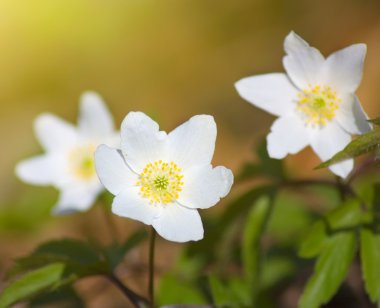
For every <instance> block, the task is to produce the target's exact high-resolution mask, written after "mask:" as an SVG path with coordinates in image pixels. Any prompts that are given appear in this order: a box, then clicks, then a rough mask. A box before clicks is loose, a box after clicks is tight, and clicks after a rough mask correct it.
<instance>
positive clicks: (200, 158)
mask: <svg viewBox="0 0 380 308" xmlns="http://www.w3.org/2000/svg"><path fill="white" fill-rule="evenodd" d="M215 139H216V124H215V122H214V119H213V117H212V116H207V115H198V116H194V117H192V118H191V119H190V120H189V121H187V122H186V123H184V124H182V125H181V126H179V127H177V128H176V129H175V130H173V131H172V132H171V133H169V134H167V133H166V132H164V131H159V126H158V124H157V123H156V122H154V121H153V120H152V119H151V118H149V117H148V116H147V115H145V114H144V113H141V112H130V113H129V114H128V115H127V116H126V117H125V119H124V121H123V123H122V125H121V150H117V149H112V148H109V147H108V146H105V145H101V146H99V147H98V149H97V150H96V152H95V165H96V171H97V173H98V176H99V178H100V181H101V182H102V183H103V184H104V186H105V187H106V188H107V189H108V190H109V191H110V192H111V193H112V194H114V195H115V196H116V197H115V198H114V201H113V204H112V211H113V213H115V214H117V215H119V216H124V217H128V218H132V219H136V220H139V221H141V222H143V223H145V224H147V225H152V226H153V227H154V228H155V229H156V231H157V232H158V233H159V234H160V235H161V236H162V237H163V238H165V239H167V240H170V241H175V242H186V241H191V240H193V241H196V240H200V239H202V238H203V226H202V221H201V218H200V215H199V213H198V211H197V209H198V208H200V209H205V208H209V207H211V206H213V205H215V204H216V203H218V201H219V200H220V198H222V197H224V196H226V195H227V194H228V192H229V191H230V188H231V185H232V183H233V175H232V172H231V171H230V170H229V169H226V168H225V167H221V166H219V167H216V168H212V166H211V159H212V156H213V154H214V148H215Z"/></svg>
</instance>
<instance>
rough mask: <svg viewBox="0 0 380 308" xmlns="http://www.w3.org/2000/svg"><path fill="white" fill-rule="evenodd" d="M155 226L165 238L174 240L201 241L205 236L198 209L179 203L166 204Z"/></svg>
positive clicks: (155, 220) (181, 241)
mask: <svg viewBox="0 0 380 308" xmlns="http://www.w3.org/2000/svg"><path fill="white" fill-rule="evenodd" d="M153 227H154V229H156V231H157V232H158V234H159V235H161V236H162V237H163V238H164V239H166V240H168V241H173V242H179V243H183V242H188V241H199V240H201V239H202V238H203V225H202V220H201V217H200V215H199V213H198V211H197V210H196V209H188V208H186V207H184V206H182V205H179V204H174V203H172V204H168V205H167V206H164V207H163V208H162V211H161V215H160V217H158V218H156V219H154V220H153Z"/></svg>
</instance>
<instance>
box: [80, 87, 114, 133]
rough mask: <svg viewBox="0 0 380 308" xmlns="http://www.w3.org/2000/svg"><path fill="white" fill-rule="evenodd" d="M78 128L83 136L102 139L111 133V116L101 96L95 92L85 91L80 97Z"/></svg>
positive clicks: (112, 126)
mask: <svg viewBox="0 0 380 308" xmlns="http://www.w3.org/2000/svg"><path fill="white" fill-rule="evenodd" d="M78 124H79V130H80V132H81V134H82V135H83V136H85V137H89V138H94V139H98V140H99V139H100V140H102V139H104V138H107V137H108V136H110V135H112V133H113V130H114V124H113V119H112V116H111V114H110V112H109V110H108V109H107V107H106V105H105V103H104V101H103V100H102V98H101V97H100V96H99V95H98V94H97V93H95V92H85V93H84V94H83V95H82V96H81V99H80V113H79V119H78Z"/></svg>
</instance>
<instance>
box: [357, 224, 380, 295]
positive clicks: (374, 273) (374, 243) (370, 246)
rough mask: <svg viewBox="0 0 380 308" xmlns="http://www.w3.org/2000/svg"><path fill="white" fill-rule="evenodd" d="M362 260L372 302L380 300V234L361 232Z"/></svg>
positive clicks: (363, 230)
mask: <svg viewBox="0 0 380 308" xmlns="http://www.w3.org/2000/svg"><path fill="white" fill-rule="evenodd" d="M360 248H361V249H360V258H361V262H362V272H363V278H364V282H365V289H366V291H367V293H368V294H369V296H370V298H371V300H372V301H373V302H376V301H378V300H379V299H380V234H377V233H375V232H374V231H373V230H371V229H367V228H363V229H362V230H361V231H360Z"/></svg>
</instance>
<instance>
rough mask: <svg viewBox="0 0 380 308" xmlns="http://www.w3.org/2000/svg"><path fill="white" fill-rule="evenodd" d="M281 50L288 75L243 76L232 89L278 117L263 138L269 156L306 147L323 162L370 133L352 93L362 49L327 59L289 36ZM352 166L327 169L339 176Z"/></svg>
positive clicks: (350, 49)
mask: <svg viewBox="0 0 380 308" xmlns="http://www.w3.org/2000/svg"><path fill="white" fill-rule="evenodd" d="M284 47H285V52H286V56H285V57H284V58H283V65H284V67H285V70H286V73H287V74H283V73H273V74H265V75H258V76H253V77H248V78H243V79H241V80H239V81H238V82H237V83H236V84H235V86H236V89H237V91H238V92H239V94H240V95H241V96H242V97H243V98H244V99H246V100H247V101H249V102H250V103H252V104H253V105H255V106H257V107H259V108H261V109H264V110H265V111H267V112H269V113H271V114H273V115H276V116H278V117H279V118H278V119H277V120H276V121H275V122H274V123H273V125H272V127H271V132H270V134H269V135H268V136H267V144H268V152H269V156H270V157H272V158H277V159H281V158H284V157H285V156H286V155H287V154H295V153H297V152H299V151H301V150H302V149H303V148H305V147H306V146H307V145H310V146H311V147H312V149H313V150H314V152H315V153H316V154H317V155H318V156H319V157H320V158H321V159H322V160H327V159H329V158H331V157H332V156H333V155H334V154H335V153H336V152H338V151H340V150H342V149H343V148H344V147H345V146H346V145H347V144H348V143H349V142H350V140H351V134H362V133H365V132H367V131H368V130H370V129H371V126H370V125H369V124H368V122H367V121H366V120H367V115H366V114H365V112H364V111H363V109H362V107H361V105H360V102H359V100H358V98H357V97H356V95H355V94H354V93H355V91H356V89H357V88H358V86H359V84H360V81H361V79H362V71H363V63H364V58H365V54H366V45H364V44H356V45H351V46H349V47H346V48H344V49H342V50H339V51H337V52H335V53H333V54H331V55H330V56H329V57H327V58H326V59H325V58H324V57H323V56H322V54H321V53H320V52H319V51H318V50H317V49H315V48H313V47H311V46H309V44H308V43H307V42H305V41H304V40H303V39H302V38H301V37H299V36H298V35H296V34H295V33H294V32H291V33H290V34H289V35H288V36H287V37H286V38H285V44H284ZM352 168H353V160H352V159H349V160H346V161H344V162H341V163H338V164H335V165H333V166H331V167H330V169H331V170H332V171H333V172H334V173H335V174H337V175H339V176H341V177H343V178H344V177H346V176H347V175H348V174H349V173H350V172H351V170H352Z"/></svg>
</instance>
